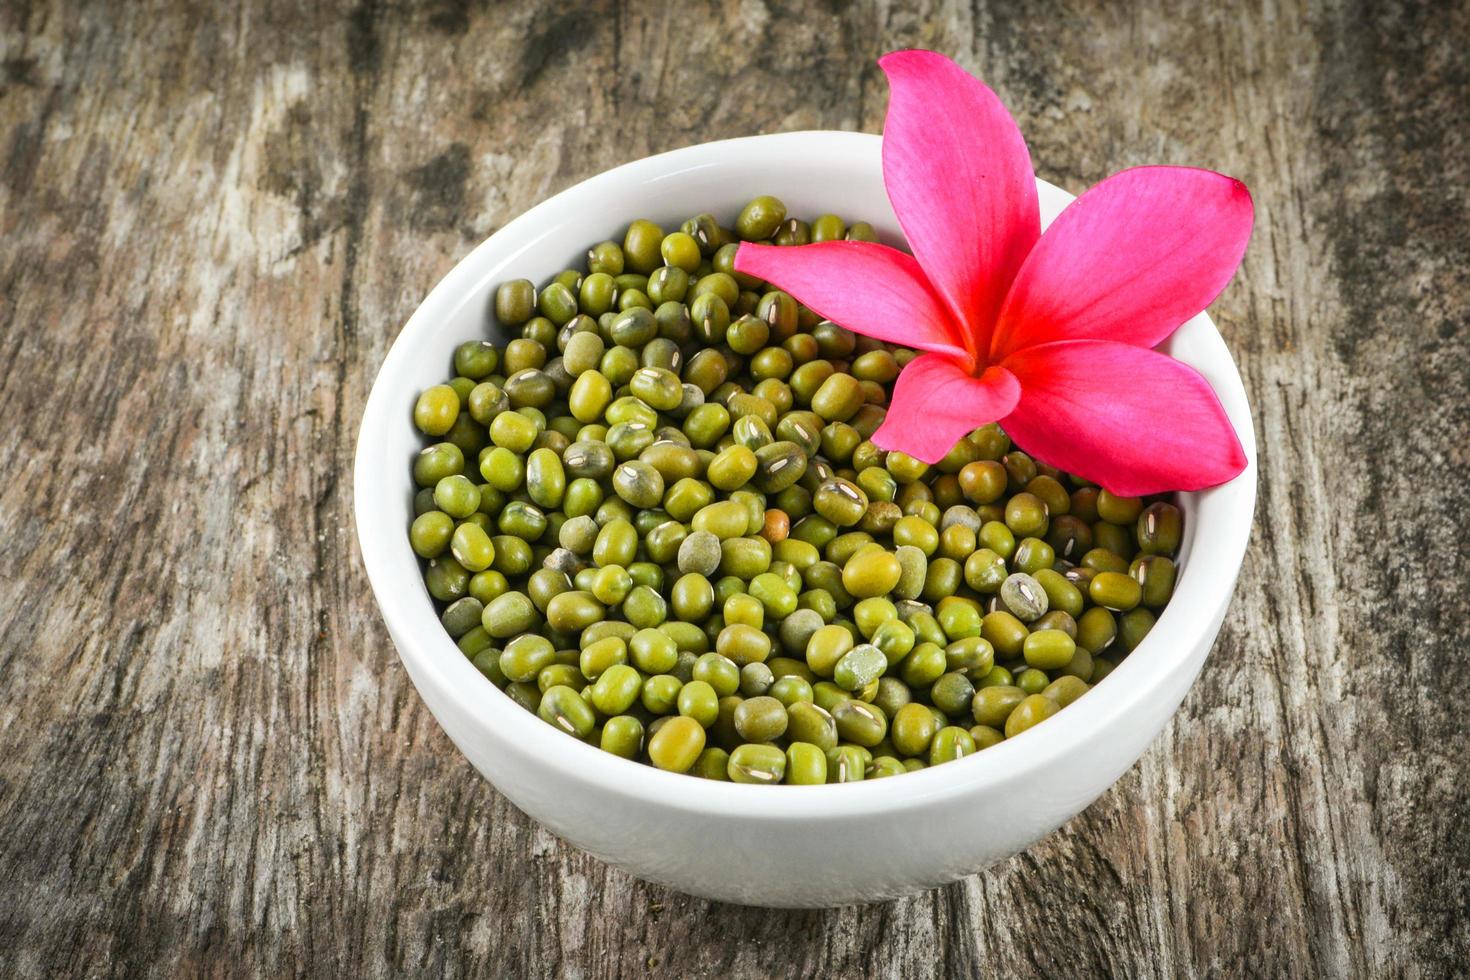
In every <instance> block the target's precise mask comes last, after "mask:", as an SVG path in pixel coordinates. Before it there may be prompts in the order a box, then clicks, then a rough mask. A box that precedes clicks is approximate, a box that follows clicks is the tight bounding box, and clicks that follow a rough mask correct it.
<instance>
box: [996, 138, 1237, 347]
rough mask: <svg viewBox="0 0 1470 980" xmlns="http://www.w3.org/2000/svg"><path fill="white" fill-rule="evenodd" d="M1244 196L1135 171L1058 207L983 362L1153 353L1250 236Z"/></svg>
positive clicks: (1175, 176) (1201, 179)
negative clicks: (1034, 348)
mask: <svg viewBox="0 0 1470 980" xmlns="http://www.w3.org/2000/svg"><path fill="white" fill-rule="evenodd" d="M1252 214H1253V211H1252V207H1251V196H1250V192H1249V191H1247V190H1246V187H1245V185H1244V184H1242V183H1241V182H1240V181H1238V180H1234V179H1232V178H1230V177H1226V176H1224V175H1223V174H1217V173H1214V172H1213V171H1209V170H1195V169H1193V168H1190V167H1135V168H1133V169H1132V170H1124V171H1122V172H1121V173H1117V174H1114V175H1113V176H1111V177H1109V178H1108V179H1107V180H1104V181H1103V182H1102V183H1100V184H1098V185H1097V186H1095V187H1093V188H1092V189H1091V190H1089V191H1087V193H1085V194H1083V195H1082V196H1081V197H1079V198H1077V200H1075V201H1073V202H1072V203H1071V204H1070V205H1068V206H1067V209H1066V210H1065V211H1063V212H1062V213H1061V214H1060V215H1059V216H1058V217H1057V220H1056V221H1055V222H1053V223H1052V225H1051V226H1050V227H1049V228H1047V229H1046V233H1045V234H1043V235H1042V236H1041V241H1039V242H1038V243H1037V244H1036V247H1035V248H1034V249H1033V250H1032V251H1031V255H1030V256H1029V257H1028V258H1027V259H1026V264H1025V265H1024V266H1023V267H1022V268H1021V273H1020V275H1018V276H1017V277H1016V281H1015V283H1014V284H1013V285H1012V286H1011V291H1010V294H1009V295H1007V296H1006V301H1005V305H1004V306H1003V307H1002V309H1001V313H1000V322H999V323H998V324H997V325H996V328H995V334H994V336H993V337H992V338H991V346H990V355H991V358H992V359H993V360H997V361H999V360H1003V359H1004V358H1005V356H1006V355H1007V354H1009V353H1011V352H1012V351H1015V350H1020V349H1021V348H1023V347H1027V346H1030V345H1032V344H1045V343H1049V342H1051V341H1057V340H1088V339H1092V340H1117V341H1122V342H1124V343H1129V344H1136V345H1138V346H1139V347H1153V346H1154V345H1156V344H1158V343H1159V342H1160V341H1162V340H1163V339H1164V338H1165V337H1167V336H1169V334H1171V333H1173V332H1174V330H1175V329H1176V328H1177V327H1178V326H1179V325H1180V324H1181V323H1183V322H1184V321H1185V320H1188V319H1189V318H1190V317H1192V316H1194V315H1195V314H1196V313H1198V312H1199V311H1200V310H1203V309H1204V308H1205V307H1206V306H1209V305H1210V302H1211V301H1212V300H1213V299H1214V298H1215V297H1216V296H1218V295H1219V294H1220V290H1222V289H1224V288H1225V284H1226V283H1228V282H1229V281H1230V277H1231V276H1233V275H1235V269H1236V267H1237V266H1238V265H1240V257H1241V255H1242V254H1244V252H1245V244H1246V241H1247V240H1248V239H1249V238H1250V234H1251V222H1252Z"/></svg>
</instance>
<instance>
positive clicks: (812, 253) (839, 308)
mask: <svg viewBox="0 0 1470 980" xmlns="http://www.w3.org/2000/svg"><path fill="white" fill-rule="evenodd" d="M735 270H736V271H737V272H743V273H745V274H746V275H750V276H755V277H756V278H757V279H764V280H765V281H767V282H769V283H772V284H773V285H776V286H778V287H780V288H781V289H783V290H785V291H786V292H788V293H790V294H791V295H792V296H793V297H795V299H796V300H797V302H799V303H802V304H804V305H805V306H808V307H810V308H811V309H812V310H813V311H814V312H815V313H816V314H817V315H818V316H822V317H826V318H827V319H828V320H832V321H834V322H836V323H839V324H841V325H842V326H844V327H846V328H847V329H849V330H852V331H854V332H855V333H860V334H863V335H864V336H868V337H873V338H875V339H877V340H885V341H888V342H889V343H893V344H903V345H904V346H906V347H914V348H917V349H919V350H927V351H935V352H937V353H944V354H949V355H951V356H953V357H958V358H963V359H966V360H967V363H968V358H969V356H970V355H969V354H968V353H967V351H966V350H965V347H964V344H963V343H962V342H961V340H960V338H959V335H958V332H957V331H956V330H955V327H954V324H953V323H951V322H950V317H949V313H948V311H947V310H946V309H945V308H944V305H943V304H942V303H941V302H940V301H939V298H938V297H937V296H935V295H934V290H932V289H930V288H929V282H928V280H926V279H925V278H924V271H923V270H922V269H920V268H919V264H918V263H917V262H915V261H914V257H913V256H912V255H908V254H905V253H903V252H900V251H899V250H898V249H896V248H889V247H888V246H887V245H875V244H873V243H871V242H818V243H817V244H815V245H794V246H793V245H752V244H750V243H749V242H746V243H745V244H742V245H741V246H740V249H739V251H737V252H736V253H735Z"/></svg>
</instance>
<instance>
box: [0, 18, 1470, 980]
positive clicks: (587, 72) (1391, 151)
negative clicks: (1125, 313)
mask: <svg viewBox="0 0 1470 980" xmlns="http://www.w3.org/2000/svg"><path fill="white" fill-rule="evenodd" d="M906 45H923V46H931V47H936V48H940V49H943V50H945V51H947V52H949V53H952V54H953V55H955V56H957V57H958V58H959V59H960V60H961V61H962V62H963V63H964V64H966V65H967V66H968V67H970V68H972V69H975V70H977V71H978V72H979V73H980V74H982V75H983V77H985V78H986V79H988V80H989V81H990V82H991V83H992V84H993V85H995V86H996V87H997V88H998V89H999V91H1000V92H1001V93H1002V95H1003V96H1004V97H1005V98H1006V100H1007V101H1008V103H1009V104H1010V106H1011V107H1012V109H1013V110H1014V111H1015V113H1016V114H1017V116H1018V117H1019V118H1020V120H1021V122H1022V126H1023V128H1024V130H1025V132H1026V133H1027V135H1028V137H1029V138H1030V141H1031V145H1032V149H1033V155H1034V157H1035V159H1036V160H1037V161H1038V166H1039V169H1040V171H1041V173H1042V174H1043V175H1044V176H1046V177H1048V178H1050V179H1052V180H1054V181H1056V182H1058V183H1060V184H1062V185H1063V186H1066V187H1068V188H1071V189H1073V190H1080V189H1081V188H1083V187H1085V186H1086V185H1088V184H1090V183H1092V182H1093V181H1095V180H1097V179H1099V178H1101V177H1103V176H1105V175H1106V174H1107V173H1109V172H1111V171H1113V170H1116V169H1119V168H1122V167H1124V166H1127V165H1132V164H1138V163H1146V162H1170V163H1180V164H1199V165H1206V166H1212V167H1215V168H1218V169H1221V170H1225V171H1227V172H1229V173H1231V174H1234V175H1237V176H1239V177H1241V178H1243V179H1245V180H1246V181H1247V182H1248V183H1249V184H1250V186H1251V187H1252V189H1253V191H1254V194H1255V198H1256V203H1257V208H1258V223H1257V230H1256V234H1255V239H1254V242H1253V244H1252V247H1251V250H1250V252H1249V254H1248V255H1247V257H1246V260H1245V265H1244V268H1243V271H1242V274H1241V275H1240V277H1239V279H1238V280H1237V281H1236V283H1235V284H1234V285H1232V286H1231V287H1230V288H1229V289H1228V290H1227V291H1226V293H1225V295H1224V296H1223V297H1222V298H1221V299H1220V300H1219V302H1218V303H1217V304H1216V305H1215V307H1214V312H1215V314H1216V316H1217V318H1218V321H1219V323H1220V324H1221V327H1222V329H1223V331H1224V332H1225V334H1226V337H1227V339H1228V341H1229V343H1230V345H1231V347H1232V349H1233V350H1234V351H1235V352H1236V353H1237V355H1238V357H1239V360H1240V362H1241V366H1242V370H1243V373H1244V375H1245V378H1246V382H1247V386H1248V388H1249V391H1250V395H1251V399H1252V402H1253V405H1254V407H1255V411H1256V413H1257V424H1258V429H1259V436H1260V439H1261V445H1262V449H1261V499H1260V508H1259V513H1258V521H1257V528H1256V535H1255V539H1254V544H1253V547H1252V549H1251V551H1250V555H1249V558H1248V560H1247V563H1246V567H1245V570H1244V573H1243V576H1242V579H1241V585H1240V588H1239V592H1238V597H1237V603H1236V606H1235V612H1234V614H1233V615H1232V616H1231V618H1230V621H1229V622H1228V623H1227V624H1226V627H1225V629H1224V632H1223V633H1222V634H1221V637H1220V640H1219V643H1218V646H1217V649H1216V651H1215V656H1214V658H1213V659H1212V661H1211V662H1210V663H1209V665H1208V666H1207V667H1206V670H1205V673H1204V676H1203V678H1202V679H1201V681H1200V683H1199V684H1198V685H1197V686H1196V688H1195V689H1194V691H1193V693H1192V694H1191V696H1190V697H1189V699H1188V700H1187V701H1186V703H1185V705H1184V708H1183V709H1182V711H1181V712H1180V713H1179V715H1178V717H1177V719H1176V720H1175V722H1174V723H1173V725H1172V726H1171V727H1170V728H1169V730H1168V732H1167V734H1166V735H1165V736H1164V737H1163V738H1161V739H1160V740H1159V741H1158V743H1157V744H1156V745H1154V746H1153V747H1152V748H1151V749H1150V751H1149V752H1148V753H1147V754H1146V755H1145V756H1144V758H1143V760H1142V762H1140V763H1139V765H1138V766H1136V767H1135V768H1134V769H1133V770H1132V771H1131V772H1130V773H1129V774H1128V775H1127V776H1126V777H1125V778H1124V779H1123V780H1122V781H1121V782H1120V783H1119V784H1118V785H1117V787H1115V788H1114V789H1113V790H1112V791H1111V792H1109V793H1108V794H1107V795H1106V796H1104V797H1103V799H1102V800H1100V801H1099V802H1098V803H1097V804H1096V805H1094V806H1093V807H1092V808H1091V809H1089V810H1088V811H1087V812H1086V813H1084V814H1083V815H1082V816H1080V817H1079V818H1077V819H1076V820H1075V821H1073V822H1072V823H1071V824H1070V825H1069V826H1068V827H1066V828H1065V829H1064V830H1062V831H1061V832H1059V833H1057V834H1055V835H1053V836H1052V837H1050V838H1049V839H1047V840H1046V841H1044V842H1043V843H1041V844H1039V845H1037V846H1036V847H1034V848H1032V849H1031V851H1030V852H1029V853H1027V854H1024V855H1022V856H1020V857H1017V858H1015V859H1014V860H1011V861H1009V862H1007V863H1005V864H1003V865H1001V866H999V867H996V868H994V869H992V870H991V871H989V872H988V873H986V874H983V875H980V876H978V877H975V878H973V879H971V880H969V881H966V882H964V883H962V884H959V885H955V886H953V887H950V888H947V889H945V890H942V891H939V892H936V893H933V894H929V895H925V896H923V897H918V898H914V899H910V900H906V901H902V902H898V903H895V904H891V905H886V906H881V907H874V908H865V909H860V910H846V911H837V912H813V913H789V912H780V913H777V912H765V911H759V910H746V909H736V908H730V907H721V906H714V905H710V904H707V903H705V902H701V901H696V900H693V899H689V898H686V897H682V896H679V895H675V894H671V893H668V892H666V891H664V890H661V889H659V888H655V887H651V886H647V885H644V884H641V883H639V882H636V881H633V880H631V879H629V878H627V877H626V876H624V875H623V874H621V873H619V872H616V871H613V870H610V869H608V868H606V867H605V866H603V865H601V864H600V863H598V862H597V861H595V860H593V859H591V858H588V857H586V856H584V855H581V854H579V853H576V852H574V851H573V850H571V849H570V848H568V847H567V846H565V845H563V844H561V843H560V842H558V841H557V840H555V839H554V838H552V837H551V836H550V835H548V834H547V833H545V832H544V831H541V830H539V829H538V828H536V827H535V826H533V825H532V824H530V822H529V821H528V820H526V819H525V818H524V817H522V816H521V815H520V814H519V813H518V812H516V811H515V810H513V809H512V808H511V807H510V806H509V805H508V804H506V803H505V801H504V800H502V799H501V798H499V797H498V796H497V795H496V793H495V792H494V791H493V790H492V789H491V788H490V787H489V786H488V785H487V784H486V783H484V782H483V781H482V780H480V779H479V778H478V777H477V776H476V775H475V774H474V772H473V771H472V770H471V769H470V767H469V766H468V765H467V764H466V763H465V762H464V761H463V759H462V758H461V757H459V756H458V754H457V753H456V752H455V750H454V749H453V747H452V746H451V745H450V743H449V741H448V740H447V739H446V738H444V736H443V735H442V734H441V732H440V731H439V729H438V727H437V725H436V724H435V722H434V720H433V719H432V718H431V717H430V716H429V714H428V712H427V711H426V710H425V709H424V708H423V706H422V705H421V704H420V702H419V700H418V698H417V696H416V695H415V693H414V691H413V689H412V686H411V685H410V683H409V682H408V680H407V678H406V676H405V674H404V673H403V671H402V669H401V668H400V667H399V665H398V662H397V659H396V657H395V655H394V653H393V651H392V649H391V648H390V645H389V643H388V638H387V635H386V633H385V631H384V629H383V627H382V625H381V623H380V621H379V619H378V617H377V614H376V612H375V609H374V607H373V603H372V600H371V598H370V596H369V593H368V588H367V583H366V581H365V578H364V575H363V573H362V571H361V568H360V567H359V560H358V555H357V553H356V547H355V542H354V534H353V530H352V524H351V493H350V488H349V481H348V480H347V479H346V475H347V473H348V471H349V463H350V458H351V454H352V450H353V440H354V438H355V434H356V424H357V420H358V418H359V414H360V410H361V408H362V405H363V401H364V398H365V396H366V393H367V390H368V387H369V385H370V383H371V381H372V378H373V376H374V373H375V371H376V369H377V366H378V365H379V364H380V363H381V361H382V359H383V356H384V354H385V352H386V350H387V347H388V344H389V343H390V341H391V340H392V338H393V336H394V335H395V333H396V332H397V330H398V327H399V325H400V324H402V322H403V321H404V320H405V319H406V317H407V316H408V314H409V313H410V312H411V311H412V309H413V308H414V306H415V304H416V303H417V302H418V300H419V299H420V298H421V297H422V296H423V295H424V293H425V292H426V291H427V290H428V289H429V288H430V286H432V285H433V284H434V282H435V281H437V280H438V278H439V277H440V276H441V275H442V274H443V273H444V272H445V271H447V270H448V269H449V268H450V266H451V265H452V264H453V263H454V262H455V261H456V260H457V259H458V258H460V257H461V256H462V255H463V254H464V253H465V252H466V251H468V250H469V248H470V247H472V246H473V245H474V244H475V243H477V242H478V241H480V240H481V239H482V238H484V237H485V236H487V235H488V234H490V233H491V232H493V231H494V230H495V229H496V228H497V227H499V226H501V225H502V224H503V223H504V222H506V221H507V220H508V219H509V218H511V217H513V216H514V215H515V214H517V213H519V212H520V211H522V210H524V209H525V208H527V207H529V206H530V205H532V204H534V203H535V202H536V201H538V200H540V199H542V198H543V197H545V196H546V195H548V194H550V193H552V192H555V191H556V190H558V189H560V188H563V187H565V186H567V185H569V184H571V183H573V182H575V181H577V180H580V179H582V178H584V177H586V176H588V175H590V174H592V173H595V172H597V171H599V170H601V169H603V168H604V167H606V166H608V165H609V164H611V163H614V162H618V161H624V160H628V159H632V158H635V157H639V156H643V155H645V154H648V153H651V152H656V151H659V150H664V149H669V148H672V147H677V146H682V145H686V144H689V143H694V142H699V141H703V140H707V139H713V138H718V137H723V136H730V135H737V134H747V133H754V132H760V131H771V130H783V129H798V128H815V127H828V128H844V129H865V130H869V131H876V130H877V129H878V128H879V126H880V125H881V121H882V114H883V109H884V105H885V102H886V94H885V86H884V84H883V81H882V78H881V75H880V73H879V72H878V71H877V70H876V68H875V67H874V64H873V62H874V59H875V58H876V57H877V56H878V55H879V54H881V53H882V52H883V51H885V50H887V49H890V48H893V47H898V46H906ZM1467 46H1470V8H1467V7H1466V6H1465V5H1464V4H1453V3H1447V4H1438V5H1434V4H1423V5H1413V6H1409V5H1398V4H1371V5H1370V4H1356V5H1347V4H1343V3H1328V4H1325V5H1318V4H1308V3H1304V2H1301V0H1276V2H1270V0H1248V2H1245V3H1241V4H1230V5H1218V6H1217V5H1213V4H1199V5H1191V4H1183V3H1168V2H1158V0H1154V2H1149V3H1140V4H1113V3H1105V2H1096V3H1090V2H1078V3H1075V4H1071V5H1054V4H1037V5H1034V6H1030V7H1027V8H1022V7H1020V6H1018V5H1016V4H1012V3H1002V2H995V3H986V2H979V3H976V4H973V5H972V4H963V3H961V4H955V5H949V4H943V3H941V4H936V5H928V4H925V5H922V6H920V7H918V8H911V7H909V5H906V4H882V5H878V6H868V5H862V4H848V3H843V2H838V0H830V2H826V3H819V4H815V5H812V6H810V7H805V8H802V7H798V6H797V5H795V4H789V5H788V4H781V3H776V2H768V3H763V2H760V0H748V2H744V3H740V4H729V5H726V6H721V7H720V8H719V9H715V8H714V7H712V6H706V5H705V4H698V3H682V4H672V5H669V6H668V7H667V8H665V7H664V5H661V4H652V3H634V4H628V5H627V6H626V7H623V8H615V7H612V6H598V5H594V6H588V7H585V8H578V7H576V6H575V5H571V4H565V3H551V2H536V3H532V4H514V5H513V4H504V5H497V6H493V7H490V8H488V9H487V8H485V7H483V6H481V5H478V4H474V3H460V2H450V0H445V2H438V3H434V4H428V5H423V6H420V5H417V4H412V3H405V2H400V3H396V4H384V3H378V2H375V0H364V2H363V3H362V4H361V5H360V6H357V7H354V8H350V9H349V8H345V7H341V8H339V7H336V6H335V5H333V4H331V3H322V4H316V3H310V4H298V3H294V2H289V0H277V2H270V0H248V2H244V3H241V4H239V5H238V6H237V5H235V4H191V3H187V2H154V3H98V4H67V3H52V4H45V3H39V2H37V3H27V2H25V0H10V2H7V3H4V4H0V66H3V72H0V177H3V184H0V227H3V241H0V324H3V333H0V419H3V429H0V431H3V436H0V473H3V474H4V479H3V482H0V733H3V734H0V974H4V975H8V976H21V977H51V976H63V975H95V976H113V975H141V974H151V975H182V976H194V975H200V974H205V975H221V976H222V975H246V974H258V975H271V976H275V975H284V974H314V975H323V976H358V975H364V976H380V975H390V974H397V975H402V974H409V975H441V974H442V975H454V976H460V975H464V976H475V975H556V976H587V977H592V976H603V975H609V976H642V975H649V974H651V975H667V976H726V975H729V976H758V975H769V974H775V975H781V974H796V973H800V974H803V975H813V974H817V973H823V974H832V975H842V976H860V975H899V976H904V977H928V976H937V975H950V976H957V975H971V974H993V975H1005V976H1009V975H1022V976H1026V975H1035V976H1043V975H1045V976H1059V975H1073V974H1079V973H1101V972H1113V973H1119V974H1128V975H1138V976H1157V977H1169V976H1174V975H1185V974H1199V975H1204V974H1219V973H1230V974H1234V973H1247V972H1249V973H1253V974H1258V975H1259V974H1267V975H1290V976H1301V975H1351V974H1357V975H1367V974H1376V975H1396V974H1406V975H1423V976H1448V975H1452V974H1455V973H1457V972H1462V971H1463V968H1464V966H1465V963H1466V960H1467V958H1470V933H1467V925H1466V920H1465V916H1466V911H1467V906H1470V871H1467V864H1470V817H1467V807H1466V795H1467V794H1466V791H1465V785H1466V782H1465V780H1466V759H1467V756H1470V735H1467V730H1466V725H1465V722H1464V719H1465V712H1466V707H1467V704H1466V696H1465V691H1466V690H1467V684H1466V680H1465V663H1466V651H1467V649H1470V626H1467V622H1470V605H1467V601H1466V588H1465V586H1466V581H1467V579H1466V571H1465V569H1466V568H1467V562H1470V554H1467V541H1470V534H1467V532H1466V526H1467V520H1470V513H1467V506H1466V496H1465V487H1466V485H1467V479H1470V459H1467V457H1470V349H1467V347H1470V345H1467V335H1470V272H1467V269H1470V231H1467V229H1470V200H1467V196H1470V191H1467V186H1470V164H1467V161H1470V145H1467V144H1470V136H1467V134H1470V78H1467V73H1470V56H1467V54H1466V49H1467ZM752 190H758V189H756V188H753V189H752Z"/></svg>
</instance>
